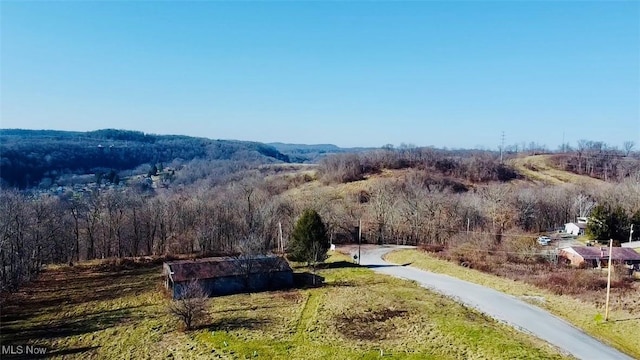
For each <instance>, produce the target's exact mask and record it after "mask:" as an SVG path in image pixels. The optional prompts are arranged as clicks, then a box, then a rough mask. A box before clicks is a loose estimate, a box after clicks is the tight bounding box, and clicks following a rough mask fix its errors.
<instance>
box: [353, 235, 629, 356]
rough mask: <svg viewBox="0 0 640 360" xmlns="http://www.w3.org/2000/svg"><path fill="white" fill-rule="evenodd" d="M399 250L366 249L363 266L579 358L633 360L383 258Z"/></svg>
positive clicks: (524, 308) (524, 309)
mask: <svg viewBox="0 0 640 360" xmlns="http://www.w3.org/2000/svg"><path fill="white" fill-rule="evenodd" d="M399 248H410V247H397V246H385V247H376V248H370V247H367V248H365V247H363V248H362V257H361V264H362V265H364V266H367V267H370V268H371V269H373V270H374V271H376V272H379V273H382V274H387V275H392V276H395V277H399V278H403V279H409V280H414V281H416V282H418V283H419V284H420V285H421V286H423V287H425V288H429V289H432V290H435V291H437V292H439V293H442V294H444V295H447V296H449V297H452V298H454V299H456V300H457V301H459V302H461V303H463V304H465V305H468V306H471V307H473V308H476V309H478V310H480V311H481V312H483V313H485V314H487V315H489V316H491V317H493V318H495V319H497V320H500V321H503V322H505V323H507V324H509V325H511V326H514V327H515V328H517V329H519V330H521V331H524V332H526V333H530V334H532V335H534V336H536V337H538V338H540V339H542V340H545V341H547V342H548V343H550V344H552V345H554V346H556V347H557V348H559V349H560V350H561V351H564V352H566V353H568V354H570V355H573V356H575V357H577V358H579V359H597V360H604V359H632V358H631V357H629V356H627V355H625V354H623V353H621V352H620V351H618V350H616V349H614V348H612V347H610V346H607V345H605V344H603V343H601V342H600V341H598V340H596V339H594V338H592V337H591V336H589V335H587V334H585V333H584V332H582V331H581V330H579V329H577V328H575V327H574V326H573V325H570V324H569V323H567V322H566V321H564V320H561V319H559V318H557V317H556V316H554V315H551V314H549V313H548V312H546V311H544V310H542V309H540V308H538V307H535V306H533V305H530V304H528V303H526V302H524V301H520V300H518V299H517V298H515V297H513V296H510V295H507V294H504V293H502V292H499V291H496V290H493V289H489V288H486V287H484V286H480V285H477V284H473V283H470V282H467V281H464V280H460V279H457V278H454V277H451V276H448V275H442V274H435V273H431V272H428V271H423V270H419V269H416V268H412V267H408V266H401V265H396V264H392V263H388V262H386V261H384V260H383V259H382V256H383V255H384V254H386V253H388V252H391V251H393V250H397V249H399Z"/></svg>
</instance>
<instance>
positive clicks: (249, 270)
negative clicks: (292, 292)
mask: <svg viewBox="0 0 640 360" xmlns="http://www.w3.org/2000/svg"><path fill="white" fill-rule="evenodd" d="M162 272H163V277H164V281H165V287H166V288H167V289H169V290H170V291H171V296H172V297H173V298H174V299H179V298H181V297H182V294H183V292H184V289H185V288H186V286H187V285H188V284H189V283H190V282H191V281H197V282H198V283H199V285H200V286H201V287H202V289H203V290H204V292H205V294H206V295H208V296H219V295H230V294H237V293H242V292H249V291H256V292H257V291H266V290H273V289H284V288H290V287H292V286H293V270H291V267H290V266H289V263H288V262H287V260H285V259H284V258H282V257H279V256H256V257H245V258H237V257H215V258H203V259H197V260H181V261H170V262H165V263H164V265H163V270H162Z"/></svg>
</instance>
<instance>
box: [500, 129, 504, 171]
mask: <svg viewBox="0 0 640 360" xmlns="http://www.w3.org/2000/svg"><path fill="white" fill-rule="evenodd" d="M503 151H504V131H503V132H502V136H501V142H500V164H502V153H503Z"/></svg>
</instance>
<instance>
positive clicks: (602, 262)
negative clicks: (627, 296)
mask: <svg viewBox="0 0 640 360" xmlns="http://www.w3.org/2000/svg"><path fill="white" fill-rule="evenodd" d="M559 256H560V257H563V258H565V259H567V260H569V261H570V262H571V265H575V266H580V265H582V264H584V263H586V264H587V265H589V266H591V267H607V265H608V261H609V248H608V247H596V246H572V247H568V248H564V249H561V250H560V253H559ZM611 261H613V262H616V263H623V264H626V265H632V266H633V267H634V268H636V269H638V267H639V266H640V254H638V253H637V252H635V251H634V250H632V249H629V248H623V247H614V248H612V250H611Z"/></svg>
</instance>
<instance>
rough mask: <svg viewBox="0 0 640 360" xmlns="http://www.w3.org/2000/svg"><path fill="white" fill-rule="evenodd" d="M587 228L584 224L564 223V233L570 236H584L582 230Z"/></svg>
mask: <svg viewBox="0 0 640 360" xmlns="http://www.w3.org/2000/svg"><path fill="white" fill-rule="evenodd" d="M586 228H587V223H586V222H577V223H566V224H564V232H566V233H567V234H571V235H575V236H578V235H584V229H586Z"/></svg>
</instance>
